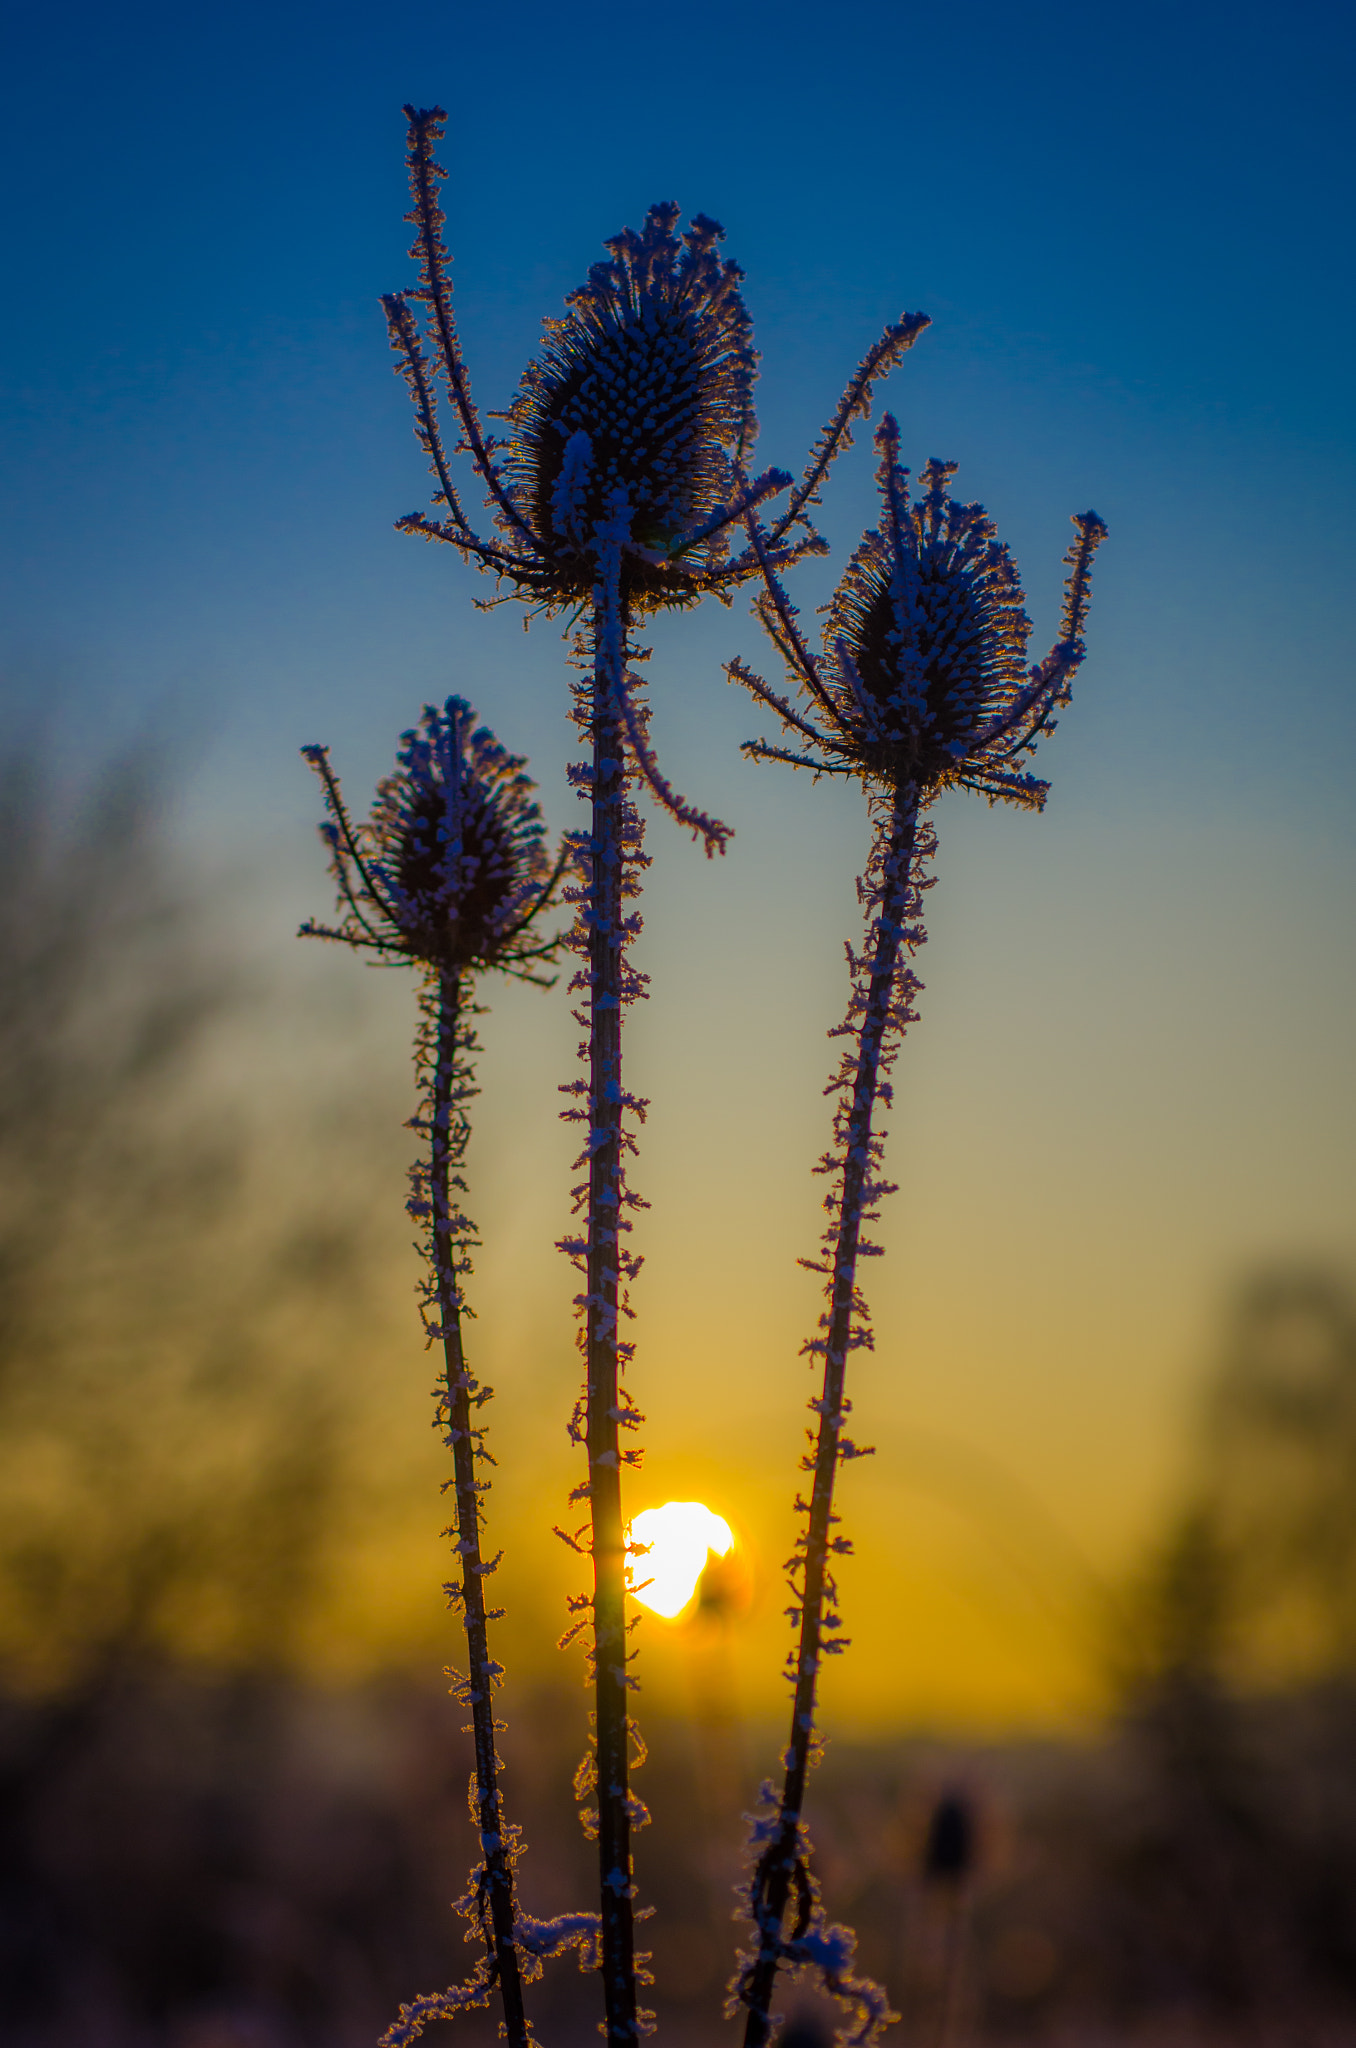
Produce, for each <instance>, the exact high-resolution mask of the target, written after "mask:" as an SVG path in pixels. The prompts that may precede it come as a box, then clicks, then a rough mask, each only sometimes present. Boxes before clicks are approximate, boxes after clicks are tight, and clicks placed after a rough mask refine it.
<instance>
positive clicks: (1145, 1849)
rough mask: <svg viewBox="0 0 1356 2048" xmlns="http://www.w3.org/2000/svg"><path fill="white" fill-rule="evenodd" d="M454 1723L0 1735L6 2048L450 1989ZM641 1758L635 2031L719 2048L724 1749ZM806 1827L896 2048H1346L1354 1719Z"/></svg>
mask: <svg viewBox="0 0 1356 2048" xmlns="http://www.w3.org/2000/svg"><path fill="white" fill-rule="evenodd" d="M514 1704H515V1706H516V1707H517V1708H518V1711H517V1712H516V1713H515V1716H514V1726H515V1731H516V1733H515V1736H514V1739H513V1741H512V1742H511V1743H510V1744H509V1745H508V1762H509V1768H510V1772H511V1783H512V1786H513V1791H514V1796H515V1800H516V1802H517V1804H518V1807H519V1810H520V1811H522V1812H523V1814H524V1816H525V1818H526V1819H527V1821H528V1822H529V1823H530V1826H531V1841H532V1848H531V1854H530V1867H529V1866H528V1865H525V1866H524V1878H525V1881H526V1882H527V1883H528V1884H529V1886H530V1888H531V1893H532V1896H533V1901H534V1905H538V1909H539V1910H540V1909H541V1908H547V1909H549V1908H553V1907H556V1906H564V1905H567V1904H568V1902H569V1900H570V1899H571V1898H572V1897H577V1896H578V1890H579V1886H580V1885H581V1884H582V1882H583V1881H584V1879H585V1878H586V1876H587V1873H588V1870H589V1868H590V1860H591V1856H592V1848H591V1845H590V1844H589V1843H588V1842H586V1841H585V1839H584V1837H583V1835H582V1834H581V1832H580V1829H579V1826H578V1822H577V1819H576V1817H575V1813H574V1810H573V1801H572V1800H571V1798H570V1796H569V1790H568V1787H569V1782H570V1777H571V1773H572V1769H573V1764H574V1762H575V1757H574V1750H575V1748H577V1724H578V1702H577V1700H576V1698H575V1697H574V1696H571V1697H570V1698H569V1699H568V1700H564V1701H562V1700H559V1699H556V1698H553V1697H551V1696H548V1695H542V1696H538V1697H537V1698H536V1699H532V1700H522V1701H516V1702H515V1703H514ZM562 1709H563V1711H562ZM456 1718H457V1717H456V1715H455V1710H454V1709H453V1708H452V1707H451V1705H450V1703H449V1702H448V1700H447V1699H446V1697H445V1696H444V1695H442V1694H440V1693H437V1692H434V1691H431V1690H422V1691H421V1690H418V1689H416V1688H413V1687H411V1686H409V1685H397V1684H391V1685H388V1686H385V1687H380V1686H378V1687H372V1688H369V1689H366V1690H364V1691H362V1692H360V1693H353V1692H349V1693H337V1692H329V1693H325V1692H320V1691H316V1690H308V1689H304V1688H300V1687H298V1686H295V1685H284V1684H278V1683H272V1684H270V1683H268V1682H267V1681H264V1680H262V1679H257V1678H256V1679H241V1680H239V1681H237V1682H236V1683H233V1684H229V1685H225V1684H217V1685H212V1686H208V1685H195V1684H193V1683H191V1682H189V1681H188V1680H186V1679H183V1678H178V1679H175V1678H172V1677H170V1676H168V1675H165V1676H162V1677H161V1678H159V1679H158V1680H153V1679H151V1678H150V1677H149V1676H142V1677H140V1678H138V1679H135V1680H130V1679H129V1680H127V1681H126V1682H124V1683H122V1684H120V1685H119V1686H117V1687H115V1688H110V1689H107V1690H105V1691H103V1692H102V1693H101V1694H100V1695H99V1696H98V1697H97V1698H94V1697H88V1696H87V1697H85V1698H83V1699H78V1700H69V1701H66V1702H64V1703H63V1704H62V1705H60V1706H48V1707H44V1708H36V1707H32V1706H29V1707H27V1708H25V1707H21V1706H20V1705H18V1704H17V1703H15V1702H12V1701H11V1702H9V1703H8V1704H7V1706H6V1708H5V1711H4V1719H3V1763H2V1768H3V1780H2V1781H0V1784H2V1792H0V1797H2V1798H3V1808H2V1810H0V1811H2V1814H3V1820H2V1825H3V1831H4V1832H3V1871H4V1876H3V1891H2V1892H0V1943H2V1944H3V1948H2V1950H0V1982H2V1983H3V1987H4V1989H3V2004H2V2005H0V2037H2V2038H3V2039H4V2040H5V2042H6V2043H7V2044H12V2048H76V2044H79V2048H321V2044H324V2048H349V2044H350V2043H351V2044H353V2048H359V2044H364V2048H365V2044H369V2043H370V2042H371V2041H372V2040H373V2039H375V2037H376V2036H377V2034H378V2033H380V2031H381V2030H382V2028H383V2027H384V2026H385V2025H386V2024H387V2023H388V2022H389V2020H390V2016H391V2014H392V2012H393V2011H394V2009H395V2006H396V2004H397V2003H398V2002H399V2000H400V1999H401V1997H403V1996H405V1995H407V1991H408V1987H409V1986H410V1985H411V1984H412V1983H413V1984H418V1985H421V1986H423V1985H427V1986H435V1985H438V1984H441V1983H445V1982H448V1981H450V1980H451V1978H452V1977H454V1976H455V1975H456V1974H457V1972H458V1971H459V1970H460V1969H462V1968H463V1967H464V1960H465V1950H464V1948H462V1946H461V1940H460V1933H461V1928H462V1923H461V1922H460V1921H458V1920H457V1919H456V1918H455V1916H454V1915H453V1914H452V1913H451V1912H450V1911H449V1907H448V1901H449V1900H450V1899H451V1898H452V1897H453V1896H454V1895H455V1893H456V1892H457V1890H458V1889H459V1888H460V1884H461V1881H462V1873H463V1871H464V1868H465V1864H466V1860H467V1856H468V1853H469V1851H470V1849H471V1846H472V1837H471V1833H470V1825H469V1821H468V1819H467V1808H466V1786H467V1781H468V1777H469V1773H470V1769H471V1751H470V1745H469V1741H468V1740H467V1739H466V1738H465V1737H460V1738H457V1737H455V1735H454V1737H453V1739H452V1740H449V1729H450V1727H452V1726H453V1725H454V1723H455V1719H456ZM653 1732H654V1735H655V1738H656V1739H655V1740H654V1742H653V1743H652V1748H651V1756H650V1761H649V1763H648V1764H647V1766H646V1771H645V1776H646V1781H647V1782H646V1788H645V1789H646V1793H647V1796H648V1798H649V1800H650V1803H651V1805H652V1808H653V1810H654V1812H655V1814H656V1822H655V1825H654V1827H653V1828H652V1829H650V1830H648V1831H647V1832H646V1833H645V1835H643V1836H642V1837H641V1842H640V1858H641V1873H642V1878H643V1882H644V1888H645V1895H646V1896H647V1898H650V1899H652V1900H653V1901H654V1902H655V1904H656V1906H657V1907H658V1912H657V1915H656V1917H655V1920H654V1922H653V1923H652V1925H653V1947H654V1951H655V1961H654V1968H655V1973H656V1977H657V1983H656V1986H655V1992H654V2002H655V2004H656V2006H657V2009H658V2012H659V2015H660V2020H661V2026H662V2029H663V2033H664V2035H665V2037H666V2038H670V2039H678V2040H682V2041H696V2040H698V2039H703V2040H705V2039H713V2038H723V2037H724V2036H725V2035H726V2034H727V2033H728V2032H729V2031H730V2029H729V2027H728V2026H727V2025H725V2024H723V2023H721V2022H719V2020H718V2018H717V2015H718V2012H719V2007H720V1993H721V1988H722V1986H723V1983H724V1981H725V1979H726V1977H727V1975H728V1973H729V1970H730V1967H731V1959H732V1952H733V1942H734V1934H735V1929H734V1927H733V1925H732V1923H731V1919H730V1912H731V1907H732V1904H733V1892H732V1887H733V1884H734V1881H735V1878H736V1875H737V1872H736V1870H735V1869H734V1867H733V1865H732V1863H731V1861H730V1855H729V1849H728V1845H729V1843H730V1842H731V1841H732V1840H737V1838H738V1830H737V1829H736V1828H735V1827H734V1826H733V1825H732V1822H733V1819H734V1814H733V1812H732V1811H731V1810H729V1808H730V1806H731V1804H732V1803H733V1802H735V1801H737V1800H738V1798H739V1795H740V1792H741V1790H742V1793H743V1796H744V1797H745V1798H747V1797H748V1796H749V1794H750V1793H751V1792H752V1789H753V1787H752V1785H751V1784H750V1783H743V1782H742V1779H743V1768H742V1759H741V1758H740V1757H739V1756H738V1755H737V1753H734V1754H732V1753H730V1750H729V1748H728V1746H729V1745H733V1744H735V1743H736V1740H737V1738H736V1737H735V1736H734V1735H733V1733H732V1731H730V1730H728V1729H726V1730H710V1729H708V1730H706V1731H700V1730H697V1731H694V1730H693V1729H692V1728H691V1727H690V1726H685V1725H681V1724H671V1725H668V1726H664V1725H663V1724H660V1725H658V1726H656V1728H655V1729H654V1731H653ZM713 1744H715V1745H716V1747H717V1749H720V1750H722V1751H723V1756H722V1757H717V1758H715V1759H713V1756H712V1753H711V1750H712V1745H713ZM749 1749H750V1751H751V1753H755V1754H756V1743H755V1742H753V1741H750V1743H749ZM713 1762H714V1764H715V1765H716V1768H715V1769H714V1770H713ZM722 1774H723V1775H724V1779H725V1784H724V1788H723V1793H716V1794H713V1793H712V1791H711V1790H710V1787H711V1784H712V1782H713V1780H714V1782H715V1783H716V1785H717V1786H720V1783H721V1777H722ZM704 1787H705V1788H706V1789H705V1790H703V1788H704ZM815 1807H816V1821H817V1834H818V1839H819V1843H820V1848H819V1852H818V1855H819V1864H820V1874H821V1876H822V1878H823V1880H824V1883H825V1888H826V1892H827V1894H828V1896H829V1897H830V1898H831V1899H832V1900H833V1901H834V1903H835V1905H836V1906H837V1907H838V1908H839V1910H842V1911H844V1912H850V1913H851V1914H852V1915H853V1918H854V1920H855V1922H856V1924H857V1926H858V1928H859V1931H860V1934H861V1940H862V1949H863V1957H864V1960H865V1961H866V1963H867V1966H868V1967H869V1968H870V1969H871V1970H872V1971H873V1973H874V1974H876V1975H877V1976H878V1977H880V1978H881V1979H883V1980H884V1981H885V1983H886V1984H887V1985H888V1986H889V1988H890V1992H891V1995H892V1998H893V2001H894V2004H895V2005H896V2007H897V2008H898V2009H899V2010H900V2011H901V2013H902V2015H903V2020H904V2026H903V2028H902V2029H901V2034H900V2038H902V2039H904V2040H906V2041H909V2042H915V2043H927V2044H929V2048H930V2044H933V2043H940V2042H942V2041H949V2042H952V2043H959V2042H962V2041H1003V2040H1013V2041H1023V2040H1029V2041H1058V2042H1066V2041H1067V2042H1075V2041H1077V2042H1079V2043H1087V2044H1093V2043H1099V2042H1106V2043H1112V2042H1123V2041H1124V2042H1129V2041H1134V2042H1140V2041H1144V2042H1148V2041H1153V2042H1155V2043H1166V2042H1182V2043H1187V2042H1201V2041H1209V2042H1211V2043H1214V2042H1219V2043H1224V2042H1231V2043H1232V2042H1239V2041H1244V2042H1252V2041H1275V2042H1277V2043H1287V2044H1290V2043H1299V2042H1303V2043H1306V2044H1307V2043H1315V2044H1317V2043H1321V2042H1322V2043H1326V2042H1328V2041H1332V2042H1345V2041H1356V1693H1353V1692H1351V1691H1350V1690H1346V1689H1342V1688H1337V1687H1333V1688H1326V1689H1323V1690H1316V1691H1313V1692H1309V1693H1306V1694H1303V1695H1295V1696H1292V1697H1290V1698H1288V1699H1284V1700H1280V1699H1273V1700H1270V1701H1254V1702H1252V1703H1250V1704H1247V1705H1243V1704H1241V1703H1239V1702H1237V1701H1233V1700H1231V1699H1229V1698H1228V1697H1227V1696H1225V1695H1223V1694H1221V1693H1219V1692H1216V1691H1213V1690H1210V1689H1208V1688H1200V1687H1195V1686H1191V1685H1187V1684H1184V1683H1178V1684H1168V1685H1165V1686H1164V1687H1162V1688H1160V1689H1159V1691H1158V1692H1157V1693H1156V1695H1155V1696H1154V1697H1153V1698H1151V1699H1148V1698H1146V1699H1145V1700H1144V1701H1143V1703H1142V1705H1141V1707H1140V1709H1139V1711H1138V1712H1137V1713H1136V1714H1135V1715H1134V1716H1133V1718H1128V1719H1127V1720H1126V1721H1125V1723H1124V1724H1123V1726H1122V1727H1121V1729H1120V1731H1119V1732H1118V1733H1117V1735H1116V1736H1115V1737H1114V1739H1112V1740H1109V1741H1107V1742H1106V1743H1104V1744H1101V1745H1099V1746H1096V1747H1075V1746H1068V1747H1065V1746H1059V1745H1045V1746H1037V1745H1028V1746H1012V1747H1006V1748H991V1749H970V1750H962V1749H959V1748H943V1747H941V1746H937V1745H929V1744H926V1743H921V1742H919V1743H908V1742H901V1743H896V1744H891V1745H887V1746H881V1747H878V1748H855V1749H854V1748H849V1747H847V1746H844V1745H835V1746H834V1747H833V1749H831V1751H830V1753H829V1757H828V1759H827V1760H826V1762H825V1764H824V1766H823V1769H822V1772H821V1773H820V1775H819V1777H818V1779H817V1781H816V1785H815ZM791 2004H792V2009H793V2011H794V2012H795V2015H796V2019H797V2021H798V2022H799V2025H800V2027H801V2028H802V2029H805V2030H807V2031H812V2030H814V2029H815V2028H816V2027H817V2026H818V2024H819V2018H818V2015H817V2014H816V2013H815V2012H814V2011H813V2010H812V2009H811V2008H809V2007H804V2008H798V2007H796V2005H795V1996H794V1993H793V1994H792V2000H791ZM533 2005H534V2012H535V2016H536V2021H537V2027H538V2031H539V2033H540V2036H541V2038H542V2040H543V2041H544V2042H549V2043H553V2044H557V2043H560V2044H564V2043H571V2042H577V2043H579V2044H581V2048H582V2044H583V2043H585V2042H588V2041H590V2040H592V2039H593V2038H594V2035H595V2025H596V2014H595V2007H596V1992H595V1990H594V1988H593V1986H592V1985H591V1984H589V1983H588V1982H586V1981H585V1980H584V1979H582V1978H580V1977H579V1976H578V1974H577V1973H576V1971H575V1970H574V1969H573V1967H572V1966H558V1967H557V1969H556V1971H555V1972H554V1973H551V1974H549V1975H548V1978H547V1980H546V1982H545V1983H543V1984H541V1985H538V1986H535V1987H534V1999H533ZM493 2026H494V2023H493V2019H492V2017H490V2016H487V2015H484V2014H474V2015H467V2016H466V2018H465V2019H464V2020H462V2021H461V2022H460V2023H459V2031H460V2032H461V2033H462V2034H463V2036H464V2038H466V2039H468V2040H472V2039H474V2040H475V2041H477V2042H481V2041H483V2042H485V2043H488V2042H489V2041H491V2040H492V2039H493V2038H494V2031H493Z"/></svg>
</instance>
